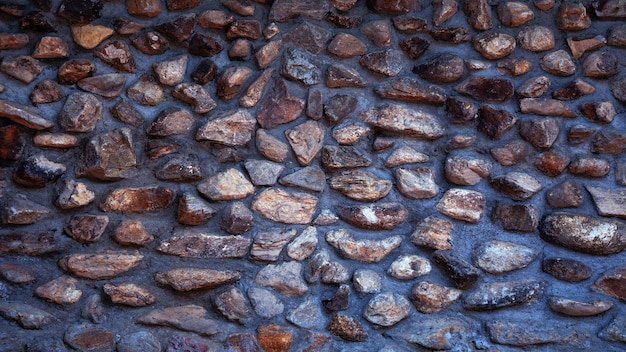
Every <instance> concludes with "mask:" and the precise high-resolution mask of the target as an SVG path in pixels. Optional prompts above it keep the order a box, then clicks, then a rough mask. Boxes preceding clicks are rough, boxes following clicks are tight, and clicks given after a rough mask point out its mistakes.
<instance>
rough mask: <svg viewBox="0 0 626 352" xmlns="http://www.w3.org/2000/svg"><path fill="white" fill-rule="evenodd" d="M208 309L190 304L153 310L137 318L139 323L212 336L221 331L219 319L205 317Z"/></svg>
mask: <svg viewBox="0 0 626 352" xmlns="http://www.w3.org/2000/svg"><path fill="white" fill-rule="evenodd" d="M207 313H208V312H207V310H206V309H204V308H203V307H200V306H195V305H188V306H180V307H172V308H165V309H158V310H153V311H151V312H150V313H148V314H145V315H142V316H141V317H139V318H137V322H138V323H139V324H144V325H152V326H167V327H171V328H174V329H178V330H182V331H189V332H194V333H196V334H199V335H203V336H212V335H215V334H217V333H218V332H220V331H221V329H220V325H219V323H218V322H217V321H215V320H211V319H208V318H205V316H206V315H207Z"/></svg>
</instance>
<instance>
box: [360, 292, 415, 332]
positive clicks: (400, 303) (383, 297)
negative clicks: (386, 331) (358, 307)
mask: <svg viewBox="0 0 626 352" xmlns="http://www.w3.org/2000/svg"><path fill="white" fill-rule="evenodd" d="M410 314H411V310H410V304H409V301H408V300H407V299H406V298H404V297H403V296H401V295H399V294H395V293H391V292H386V293H380V294H378V295H376V296H374V297H373V298H372V299H371V300H370V301H369V302H368V303H367V306H366V307H365V312H363V317H364V318H365V319H366V320H367V321H369V322H370V323H372V324H376V325H380V326H384V327H387V326H392V325H395V324H397V323H399V322H400V321H401V320H403V319H404V318H406V317H408V316H409V315H410Z"/></svg>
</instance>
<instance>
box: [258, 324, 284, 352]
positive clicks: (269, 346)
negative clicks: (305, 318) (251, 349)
mask: <svg viewBox="0 0 626 352" xmlns="http://www.w3.org/2000/svg"><path fill="white" fill-rule="evenodd" d="M257 334H258V339H259V344H260V345H261V347H262V348H263V350H265V351H267V352H287V351H289V348H290V347H291V343H292V341H293V336H292V335H293V333H292V332H291V331H290V330H289V329H287V328H284V327H282V326H278V325H275V324H267V325H261V326H259V327H258V328H257Z"/></svg>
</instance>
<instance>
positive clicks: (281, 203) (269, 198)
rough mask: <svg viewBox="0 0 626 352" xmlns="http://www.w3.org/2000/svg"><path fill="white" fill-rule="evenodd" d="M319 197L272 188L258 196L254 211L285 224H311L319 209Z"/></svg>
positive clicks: (254, 203) (253, 206) (253, 205)
mask: <svg viewBox="0 0 626 352" xmlns="http://www.w3.org/2000/svg"><path fill="white" fill-rule="evenodd" d="M317 202H318V199H317V197H314V196H312V195H309V194H306V193H300V192H293V193H288V192H286V191H283V190H281V189H275V188H270V189H267V190H265V191H263V192H262V193H261V194H259V195H258V196H257V198H256V199H255V200H254V202H253V203H252V209H253V210H254V211H256V212H257V213H259V214H260V215H262V216H264V217H266V218H268V219H270V220H273V221H276V222H281V223H285V224H309V223H310V222H311V220H312V219H313V214H314V213H315V211H316V208H317Z"/></svg>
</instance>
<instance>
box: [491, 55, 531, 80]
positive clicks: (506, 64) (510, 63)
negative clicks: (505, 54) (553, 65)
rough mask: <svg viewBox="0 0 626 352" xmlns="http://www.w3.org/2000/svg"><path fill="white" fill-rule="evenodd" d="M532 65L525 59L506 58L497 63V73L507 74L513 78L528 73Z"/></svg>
mask: <svg viewBox="0 0 626 352" xmlns="http://www.w3.org/2000/svg"><path fill="white" fill-rule="evenodd" d="M532 66H533V64H532V63H531V62H530V61H528V60H526V59H515V58H508V59H506V60H504V61H502V62H499V63H498V65H497V67H498V72H500V73H501V74H509V75H511V76H513V77H517V76H521V75H524V74H526V73H528V72H529V71H530V70H531V69H532Z"/></svg>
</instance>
